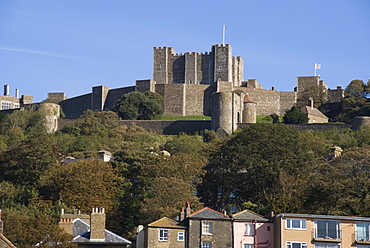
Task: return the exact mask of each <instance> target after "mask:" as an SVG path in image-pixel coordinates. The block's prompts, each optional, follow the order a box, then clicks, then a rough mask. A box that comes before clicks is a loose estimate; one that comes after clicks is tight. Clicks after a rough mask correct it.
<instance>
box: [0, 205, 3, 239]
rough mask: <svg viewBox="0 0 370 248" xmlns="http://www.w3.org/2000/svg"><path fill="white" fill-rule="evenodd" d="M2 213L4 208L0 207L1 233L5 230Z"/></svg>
mask: <svg viewBox="0 0 370 248" xmlns="http://www.w3.org/2000/svg"><path fill="white" fill-rule="evenodd" d="M1 215H2V210H1V209H0V234H3V231H4V222H3V220H2V219H1Z"/></svg>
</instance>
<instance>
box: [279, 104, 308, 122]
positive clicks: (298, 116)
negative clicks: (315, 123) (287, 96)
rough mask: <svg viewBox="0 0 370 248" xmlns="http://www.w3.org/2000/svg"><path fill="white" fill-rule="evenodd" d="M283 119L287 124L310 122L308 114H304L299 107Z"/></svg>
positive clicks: (294, 108)
mask: <svg viewBox="0 0 370 248" xmlns="http://www.w3.org/2000/svg"><path fill="white" fill-rule="evenodd" d="M283 119H284V123H286V124H306V123H307V122H308V117H307V114H305V113H303V112H302V110H300V109H299V108H298V107H297V106H293V107H292V108H291V109H290V110H288V111H287V112H286V113H285V115H284V117H283Z"/></svg>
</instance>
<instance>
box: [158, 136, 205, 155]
mask: <svg viewBox="0 0 370 248" xmlns="http://www.w3.org/2000/svg"><path fill="white" fill-rule="evenodd" d="M203 147H204V146H203V141H202V137H201V136H198V135H194V136H191V135H186V134H180V135H177V136H174V138H173V139H172V140H169V141H167V142H166V144H164V146H163V149H164V150H166V151H168V152H170V153H171V154H173V155H174V154H178V153H186V154H191V155H199V154H200V153H201V151H202V149H203Z"/></svg>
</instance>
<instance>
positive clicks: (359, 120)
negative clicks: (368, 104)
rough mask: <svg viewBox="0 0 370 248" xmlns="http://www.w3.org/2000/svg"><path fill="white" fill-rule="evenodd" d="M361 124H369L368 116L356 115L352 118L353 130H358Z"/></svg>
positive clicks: (369, 117)
mask: <svg viewBox="0 0 370 248" xmlns="http://www.w3.org/2000/svg"><path fill="white" fill-rule="evenodd" d="M361 126H370V116H357V117H355V118H354V119H353V125H352V128H353V130H359V129H360V127H361Z"/></svg>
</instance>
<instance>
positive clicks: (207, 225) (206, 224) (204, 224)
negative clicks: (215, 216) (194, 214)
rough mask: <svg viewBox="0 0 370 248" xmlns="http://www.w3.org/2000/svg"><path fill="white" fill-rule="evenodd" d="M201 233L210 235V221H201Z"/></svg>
mask: <svg viewBox="0 0 370 248" xmlns="http://www.w3.org/2000/svg"><path fill="white" fill-rule="evenodd" d="M202 234H203V235H212V222H202Z"/></svg>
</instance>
